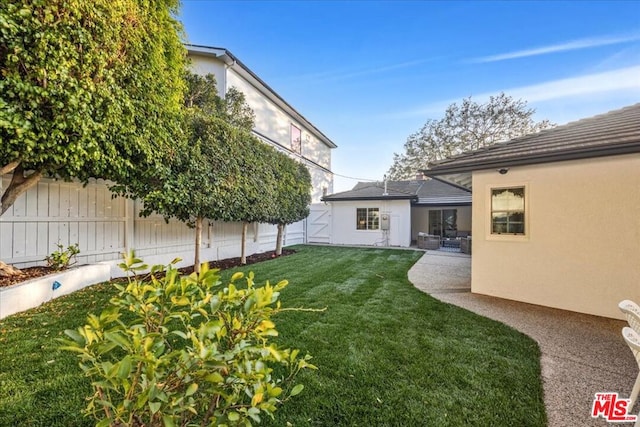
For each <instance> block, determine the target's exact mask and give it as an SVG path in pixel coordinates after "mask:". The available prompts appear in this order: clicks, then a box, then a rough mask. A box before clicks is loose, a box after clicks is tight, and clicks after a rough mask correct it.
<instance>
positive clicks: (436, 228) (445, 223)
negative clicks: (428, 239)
mask: <svg viewBox="0 0 640 427" xmlns="http://www.w3.org/2000/svg"><path fill="white" fill-rule="evenodd" d="M457 230H458V210H457V209H438V210H433V209H431V210H429V234H435V235H436V236H440V237H456V231H457Z"/></svg>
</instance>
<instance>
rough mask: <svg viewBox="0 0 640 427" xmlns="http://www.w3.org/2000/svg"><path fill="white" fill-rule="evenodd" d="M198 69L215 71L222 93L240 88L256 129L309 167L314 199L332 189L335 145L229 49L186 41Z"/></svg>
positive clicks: (197, 71)
mask: <svg viewBox="0 0 640 427" xmlns="http://www.w3.org/2000/svg"><path fill="white" fill-rule="evenodd" d="M187 50H188V51H189V58H190V59H191V66H192V69H193V71H194V72H195V73H197V74H201V75H205V74H213V75H214V76H215V77H216V82H217V87H218V92H219V94H220V96H224V94H225V93H226V92H227V91H228V90H229V89H230V88H232V87H235V88H236V89H238V90H239V91H241V92H242V93H243V94H244V95H245V97H246V101H247V103H248V104H249V106H250V107H251V108H252V109H253V112H254V113H255V115H256V119H255V125H254V128H253V133H254V134H255V135H256V136H258V137H259V138H260V139H261V140H263V141H264V142H266V143H268V144H271V145H273V146H275V147H276V148H278V149H279V150H281V151H284V152H286V153H287V154H289V155H290V156H292V157H296V158H299V159H300V160H301V161H303V162H304V164H306V165H307V167H308V168H309V172H311V177H312V182H313V192H312V202H313V203H316V202H320V199H321V197H322V196H323V194H330V193H332V192H333V173H332V172H331V150H332V149H334V148H336V145H335V144H334V143H333V142H332V141H331V140H330V139H329V138H328V137H327V136H326V135H325V134H324V133H322V132H321V131H320V129H318V128H317V127H315V126H314V125H313V124H312V123H311V122H310V121H309V120H307V119H306V118H305V117H304V116H302V114H300V113H299V112H298V111H296V109H295V108H293V107H292V106H291V105H290V104H289V103H288V102H287V101H285V100H284V99H283V98H282V97H281V96H280V95H278V94H277V93H276V92H275V91H274V90H273V89H271V88H270V87H269V85H267V84H266V83H265V82H264V81H263V80H262V79H260V77H258V76H257V75H256V74H255V73H254V72H253V71H251V70H250V69H249V68H248V67H247V66H246V65H244V64H243V63H242V62H240V60H238V58H236V57H235V56H234V55H232V54H231V52H229V51H228V50H226V49H222V48H217V47H206V46H195V45H187Z"/></svg>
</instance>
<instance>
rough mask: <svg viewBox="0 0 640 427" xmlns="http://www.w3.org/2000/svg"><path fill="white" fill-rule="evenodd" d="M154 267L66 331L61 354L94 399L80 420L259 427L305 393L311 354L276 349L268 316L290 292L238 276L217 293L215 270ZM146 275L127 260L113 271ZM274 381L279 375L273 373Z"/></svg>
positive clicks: (136, 263) (131, 258)
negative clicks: (300, 377) (298, 380)
mask: <svg viewBox="0 0 640 427" xmlns="http://www.w3.org/2000/svg"><path fill="white" fill-rule="evenodd" d="M174 263H175V261H174V262H173V263H172V264H170V265H169V266H167V267H163V266H155V267H153V268H152V269H151V273H150V275H149V276H148V277H147V279H146V280H140V279H139V278H138V277H137V276H135V275H134V276H133V278H130V279H129V281H128V284H127V285H126V286H124V285H116V286H117V287H118V289H119V290H120V293H119V295H118V296H117V297H114V298H113V299H112V300H111V301H110V304H109V306H108V307H107V308H106V309H105V310H104V311H103V312H102V313H101V314H100V316H96V315H89V316H88V318H87V324H86V325H84V326H82V327H80V328H78V329H77V330H67V331H65V333H66V335H67V336H69V337H70V338H71V340H68V339H62V340H61V341H62V342H63V345H64V346H63V347H62V348H63V349H65V350H70V351H73V352H77V353H78V357H79V359H80V367H81V368H82V370H83V371H84V373H85V375H87V376H88V377H89V378H90V379H91V381H92V386H93V389H94V394H93V395H92V396H90V397H89V398H88V401H89V404H88V406H87V408H86V413H87V414H91V415H93V416H95V417H96V419H97V420H99V422H98V423H97V425H98V426H108V425H109V426H124V425H127V426H161V425H164V426H187V425H188V426H191V425H202V426H213V425H244V426H250V425H252V422H256V423H259V422H260V420H261V418H260V417H261V415H264V414H266V415H269V416H273V413H274V411H276V409H277V408H278V406H279V405H281V404H282V403H283V402H285V401H286V400H288V399H289V398H290V397H292V396H295V395H296V394H298V393H300V391H302V388H303V385H302V384H298V385H295V386H294V385H293V379H294V377H295V376H296V374H297V373H298V372H299V371H300V370H301V369H303V368H312V369H315V366H313V365H311V364H310V363H308V360H309V359H310V358H311V357H310V356H309V355H306V356H305V357H299V351H298V350H293V349H279V348H278V347H277V346H276V345H275V344H273V343H269V339H270V338H271V337H274V336H276V335H277V334H278V332H277V330H276V328H275V325H274V323H273V322H272V321H271V316H272V315H274V314H276V313H278V312H280V311H282V310H284V309H283V308H282V307H281V305H280V301H278V298H279V294H280V291H281V290H282V289H283V288H284V287H285V286H287V282H286V281H282V282H280V283H278V284H276V285H275V286H272V285H270V284H269V282H267V283H266V284H265V285H264V286H262V287H256V286H254V279H253V273H250V274H249V275H248V277H246V278H245V279H246V286H239V285H236V283H238V281H239V280H240V279H243V278H244V274H243V273H236V274H234V275H233V277H232V278H231V280H230V283H228V284H226V285H225V286H222V284H221V281H220V276H219V274H218V271H217V270H209V269H208V266H207V264H203V266H202V269H201V271H200V273H199V274H197V275H196V274H195V273H194V274H191V275H190V276H188V277H179V275H178V271H177V270H176V269H175V268H173V264H174ZM120 266H121V267H122V268H123V269H124V270H125V271H127V272H128V273H134V274H135V272H139V271H142V270H145V269H146V268H147V266H146V265H143V264H142V261H141V260H139V259H137V258H135V255H134V254H133V253H131V254H129V255H128V256H126V257H125V260H124V262H123V263H122V264H121V265H120ZM277 366H280V368H278V372H281V374H279V375H276V373H275V372H274V368H275V367H277Z"/></svg>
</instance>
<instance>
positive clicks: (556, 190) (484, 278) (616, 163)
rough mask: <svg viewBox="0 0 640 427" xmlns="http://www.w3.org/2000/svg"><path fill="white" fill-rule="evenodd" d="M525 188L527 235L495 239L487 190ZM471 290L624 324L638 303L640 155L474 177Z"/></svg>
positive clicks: (559, 163) (492, 172) (491, 171)
mask: <svg viewBox="0 0 640 427" xmlns="http://www.w3.org/2000/svg"><path fill="white" fill-rule="evenodd" d="M512 185H514V186H519V185H525V186H526V189H527V193H528V196H527V197H528V199H527V200H526V202H527V204H528V207H527V223H528V231H527V235H526V237H515V236H513V237H508V236H500V237H495V236H492V235H491V234H490V228H489V226H490V220H489V216H490V209H491V208H490V206H491V204H490V196H489V194H490V189H491V188H492V187H494V188H495V187H508V186H512ZM472 234H473V253H474V255H473V258H472V291H473V292H476V293H480V294H486V295H493V296H497V297H501V298H507V299H513V300H518V301H524V302H528V303H532V304H539V305H544V306H549V307H556V308H561V309H566V310H570V311H576V312H582V313H588V314H595V315H599V316H606V317H613V318H619V319H622V318H623V317H622V315H621V313H620V312H619V310H618V308H617V304H618V302H619V301H621V300H623V299H631V300H634V301H640V154H632V155H625V156H615V157H607V158H600V159H589V160H579V161H570V162H557V163H551V164H545V165H535V166H522V167H512V168H511V169H510V170H509V172H508V173H507V174H505V175H500V174H499V173H498V172H496V171H494V170H490V171H479V172H474V173H473V233H472Z"/></svg>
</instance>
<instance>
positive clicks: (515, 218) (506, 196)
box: [491, 187, 526, 235]
mask: <svg viewBox="0 0 640 427" xmlns="http://www.w3.org/2000/svg"><path fill="white" fill-rule="evenodd" d="M525 231H526V230H525V187H510V188H492V189H491V234H515V235H524V234H525Z"/></svg>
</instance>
